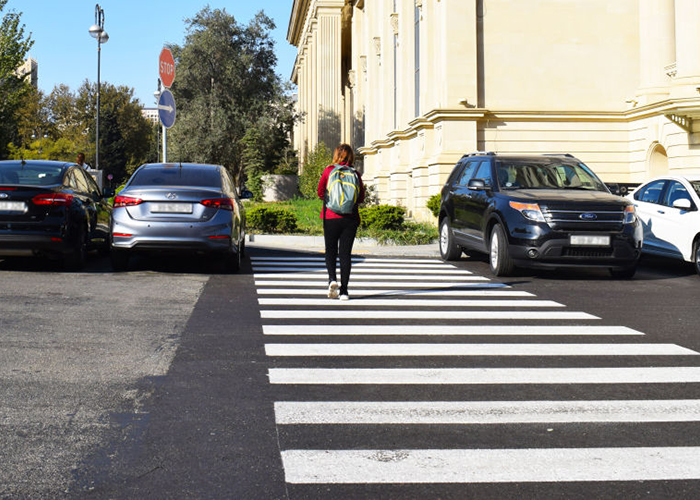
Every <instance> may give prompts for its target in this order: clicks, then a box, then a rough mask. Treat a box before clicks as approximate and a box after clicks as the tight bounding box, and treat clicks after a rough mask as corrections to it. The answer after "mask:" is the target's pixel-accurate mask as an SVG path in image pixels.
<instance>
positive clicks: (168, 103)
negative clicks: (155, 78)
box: [158, 89, 175, 128]
mask: <svg viewBox="0 0 700 500" xmlns="http://www.w3.org/2000/svg"><path fill="white" fill-rule="evenodd" d="M158 117H159V118H160V123H162V124H163V126H164V127H165V128H170V127H172V126H173V124H174V123H175V98H174V97H173V94H172V92H170V91H169V90H168V89H165V90H164V91H163V92H162V93H161V94H160V98H159V99H158Z"/></svg>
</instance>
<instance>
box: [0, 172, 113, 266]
mask: <svg viewBox="0 0 700 500" xmlns="http://www.w3.org/2000/svg"><path fill="white" fill-rule="evenodd" d="M112 194H113V193H111V192H107V193H103V192H102V190H101V189H100V188H99V187H98V186H97V183H96V182H95V180H94V179H93V178H92V176H90V175H89V174H88V173H87V172H86V171H85V170H83V169H82V168H81V167H80V166H78V165H76V164H75V163H70V162H69V163H66V162H58V161H44V160H5V161H0V256H4V257H12V256H43V257H48V258H51V259H58V260H61V261H62V262H63V264H64V266H65V267H66V268H68V269H72V270H77V269H80V268H82V267H83V265H84V263H85V257H86V254H87V252H88V251H89V250H91V249H93V248H97V249H103V250H105V251H106V250H108V249H109V214H110V212H111V206H110V204H109V202H108V200H107V199H106V198H107V197H108V196H111V195H112Z"/></svg>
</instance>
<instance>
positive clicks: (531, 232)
mask: <svg viewBox="0 0 700 500" xmlns="http://www.w3.org/2000/svg"><path fill="white" fill-rule="evenodd" d="M439 227H440V245H439V246H440V254H441V255H442V258H443V259H444V260H455V259H457V258H458V257H459V256H460V255H461V253H462V251H463V250H464V251H478V252H486V253H488V255H489V265H490V267H491V271H492V272H493V274H495V275H496V276H508V275H510V274H511V273H512V272H513V270H514V268H515V267H516V266H518V267H520V266H521V267H530V268H558V267H589V266H590V267H605V268H608V269H609V270H610V272H611V274H612V275H613V276H614V277H619V278H631V277H632V276H633V275H634V273H635V271H636V268H637V262H638V260H639V256H640V254H641V248H642V228H641V225H640V223H639V221H638V220H637V217H636V216H635V210H634V206H633V204H632V203H631V202H630V201H629V200H626V199H625V198H622V197H619V196H615V195H613V194H611V193H610V191H609V190H608V189H607V188H606V186H605V184H603V182H602V181H601V180H600V179H599V178H598V177H596V175H595V174H594V173H593V172H592V171H591V170H590V169H589V168H588V167H587V166H586V165H584V164H583V163H582V162H581V161H580V160H577V159H576V158H574V157H573V156H571V155H568V154H567V155H527V156H525V155H523V156H508V155H502V154H495V153H475V154H470V155H465V156H463V157H462V159H461V160H460V161H459V162H458V163H457V165H456V166H455V168H454V169H453V170H452V173H451V174H450V176H449V178H448V179H447V182H446V184H445V186H444V187H443V189H442V193H441V205H440V212H439Z"/></svg>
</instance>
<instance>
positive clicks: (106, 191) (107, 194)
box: [102, 187, 114, 198]
mask: <svg viewBox="0 0 700 500" xmlns="http://www.w3.org/2000/svg"><path fill="white" fill-rule="evenodd" d="M113 196H114V188H111V187H109V188H103V189H102V197H103V198H112V197H113Z"/></svg>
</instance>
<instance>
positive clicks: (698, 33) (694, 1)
mask: <svg viewBox="0 0 700 500" xmlns="http://www.w3.org/2000/svg"><path fill="white" fill-rule="evenodd" d="M675 3H676V71H677V74H676V78H675V79H674V87H673V90H672V95H673V97H698V90H697V88H698V87H700V1H698V0H675Z"/></svg>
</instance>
